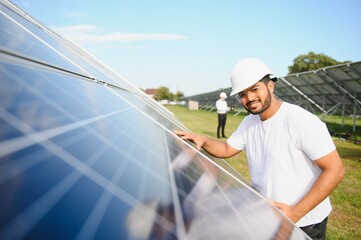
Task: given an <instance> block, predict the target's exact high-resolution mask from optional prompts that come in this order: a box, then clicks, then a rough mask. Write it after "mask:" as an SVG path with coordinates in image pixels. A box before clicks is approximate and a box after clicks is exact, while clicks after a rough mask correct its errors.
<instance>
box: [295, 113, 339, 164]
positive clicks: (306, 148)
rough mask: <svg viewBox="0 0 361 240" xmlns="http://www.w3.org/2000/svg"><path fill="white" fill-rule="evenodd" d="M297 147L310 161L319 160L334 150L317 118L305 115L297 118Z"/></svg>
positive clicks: (329, 137)
mask: <svg viewBox="0 0 361 240" xmlns="http://www.w3.org/2000/svg"><path fill="white" fill-rule="evenodd" d="M298 119H299V121H298V124H299V126H298V127H297V128H298V131H295V132H296V133H297V134H298V135H299V136H298V138H297V139H299V142H298V144H299V146H300V148H301V149H302V151H303V152H304V153H305V154H307V155H308V156H309V157H310V158H311V159H312V160H316V159H319V158H321V157H323V156H325V155H327V154H329V153H331V152H332V151H333V150H335V149H336V146H335V144H334V142H333V140H332V137H331V135H330V133H329V131H328V129H327V126H326V124H325V123H324V122H322V121H321V120H320V119H319V118H318V117H317V116H315V115H313V114H311V113H308V112H307V113H306V114H304V117H299V118H298Z"/></svg>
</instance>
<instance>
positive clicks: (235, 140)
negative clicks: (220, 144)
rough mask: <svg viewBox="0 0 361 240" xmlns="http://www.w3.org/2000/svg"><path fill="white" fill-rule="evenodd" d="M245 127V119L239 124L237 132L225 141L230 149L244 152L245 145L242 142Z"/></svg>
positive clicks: (243, 141)
mask: <svg viewBox="0 0 361 240" xmlns="http://www.w3.org/2000/svg"><path fill="white" fill-rule="evenodd" d="M245 125H246V119H245V120H243V121H242V122H241V123H240V124H239V126H238V128H237V130H236V131H235V132H234V133H232V135H231V136H230V137H229V138H228V139H227V143H228V144H229V145H230V146H231V147H233V148H234V149H237V150H240V151H242V150H245V148H246V144H245V140H244V133H245V131H244V129H245Z"/></svg>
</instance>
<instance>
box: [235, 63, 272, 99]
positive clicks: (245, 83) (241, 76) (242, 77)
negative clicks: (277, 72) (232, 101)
mask: <svg viewBox="0 0 361 240" xmlns="http://www.w3.org/2000/svg"><path fill="white" fill-rule="evenodd" d="M272 74H273V73H272V71H271V70H270V69H269V68H268V67H267V65H266V64H265V63H264V62H262V61H261V60H259V59H257V58H246V59H242V60H241V61H239V62H238V63H237V64H236V66H235V67H234V69H233V72H232V75H231V83H232V92H231V96H232V95H235V94H237V93H239V92H242V91H243V90H245V89H247V88H249V87H250V86H252V85H254V84H256V83H257V82H258V81H260V80H261V79H262V78H263V77H265V76H266V75H272Z"/></svg>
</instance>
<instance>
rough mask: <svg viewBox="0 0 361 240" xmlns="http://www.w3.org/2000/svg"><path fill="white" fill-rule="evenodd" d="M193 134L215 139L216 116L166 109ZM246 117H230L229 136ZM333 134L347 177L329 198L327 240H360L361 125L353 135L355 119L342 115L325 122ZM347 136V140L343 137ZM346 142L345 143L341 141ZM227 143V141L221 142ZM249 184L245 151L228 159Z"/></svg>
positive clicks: (183, 109) (173, 108) (327, 119)
mask: <svg viewBox="0 0 361 240" xmlns="http://www.w3.org/2000/svg"><path fill="white" fill-rule="evenodd" d="M166 107H167V108H168V109H169V110H170V111H171V112H173V113H174V115H175V116H176V117H177V118H178V119H179V120H180V121H181V122H182V123H183V124H184V125H185V126H186V127H187V128H188V129H189V130H190V131H192V132H194V133H199V134H204V135H207V136H210V137H213V138H215V137H216V131H217V129H216V128H217V114H216V113H215V112H209V111H202V110H200V111H190V110H188V109H187V108H186V107H182V106H166ZM244 117H245V115H244V114H243V115H242V114H240V115H237V116H234V115H232V114H228V116H227V125H226V135H227V136H229V135H230V134H231V133H233V132H234V131H235V130H236V129H237V127H238V125H239V123H240V122H241V121H242V119H243V118H244ZM324 121H325V122H326V124H327V126H328V129H329V131H330V132H331V133H332V135H333V138H334V142H335V144H336V147H337V149H338V152H339V154H340V156H341V158H342V161H343V163H344V165H345V169H346V175H345V178H344V180H343V181H342V182H341V183H340V185H339V186H338V187H337V188H336V189H335V190H334V191H333V193H332V194H331V196H330V199H331V203H332V206H333V211H332V213H331V215H330V217H329V221H328V225H327V226H328V229H327V239H361V145H359V144H355V142H359V141H360V139H361V123H360V120H359V119H358V120H357V122H356V132H352V124H353V120H352V119H351V118H345V120H344V126H343V127H341V122H342V119H341V117H339V116H328V117H326V118H325V119H324ZM345 135H347V136H348V140H344V139H345V138H344V137H343V136H345ZM342 139H343V140H342ZM222 141H225V139H222ZM226 161H227V162H228V163H229V164H230V165H231V166H232V167H233V168H234V169H235V170H237V171H238V172H239V173H240V174H241V175H242V176H243V177H244V178H245V179H247V180H248V181H249V180H250V178H249V173H248V164H247V158H246V154H245V152H241V153H240V154H238V155H236V156H234V157H232V158H228V159H226Z"/></svg>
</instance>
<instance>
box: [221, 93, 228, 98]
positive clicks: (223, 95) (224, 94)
mask: <svg viewBox="0 0 361 240" xmlns="http://www.w3.org/2000/svg"><path fill="white" fill-rule="evenodd" d="M219 97H222V98H227V94H226V93H225V92H221V94H219Z"/></svg>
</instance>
